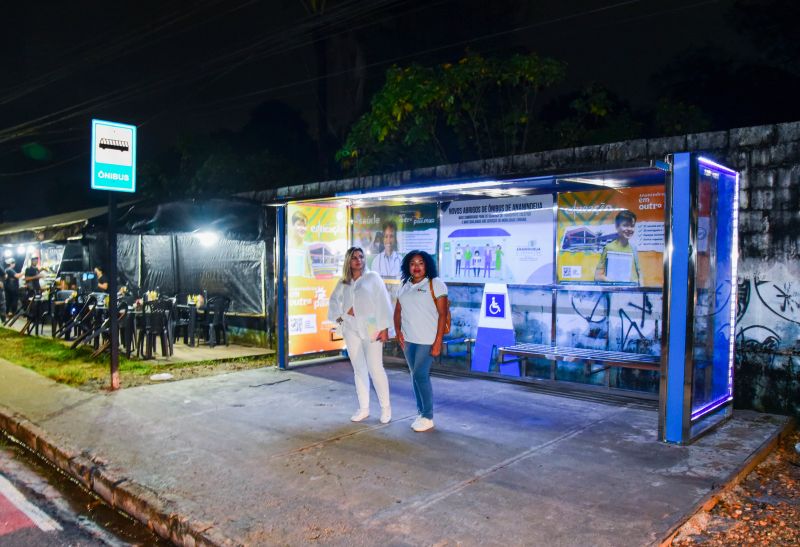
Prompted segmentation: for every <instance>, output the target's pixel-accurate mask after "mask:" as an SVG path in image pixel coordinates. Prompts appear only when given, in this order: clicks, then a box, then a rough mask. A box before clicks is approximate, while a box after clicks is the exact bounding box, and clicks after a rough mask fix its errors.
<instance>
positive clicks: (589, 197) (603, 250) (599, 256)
mask: <svg viewBox="0 0 800 547" xmlns="http://www.w3.org/2000/svg"><path fill="white" fill-rule="evenodd" d="M664 203H665V194H664V187H663V186H641V187H638V188H617V189H608V190H597V191H592V192H565V193H563V194H559V196H558V234H557V235H558V264H557V266H558V267H557V270H556V271H557V275H558V281H559V282H560V283H570V282H575V283H586V282H591V283H608V284H613V285H623V286H642V287H661V286H662V285H663V280H664V262H663V252H664Z"/></svg>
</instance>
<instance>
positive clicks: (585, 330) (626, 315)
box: [556, 289, 662, 393]
mask: <svg viewBox="0 0 800 547" xmlns="http://www.w3.org/2000/svg"><path fill="white" fill-rule="evenodd" d="M661 312H662V296H661V292H660V291H642V290H635V289H624V290H621V289H617V290H592V291H588V290H583V291H580V290H560V291H558V303H557V314H556V345H558V346H563V347H570V348H584V349H593V350H600V351H622V352H626V353H641V354H644V355H652V356H660V355H661V341H660V336H661V324H662V319H661ZM606 375H608V376H606ZM556 379H558V380H569V381H574V382H581V383H589V384H598V385H603V384H607V385H609V386H610V387H617V388H621V389H632V390H640V391H647V392H652V393H655V392H656V391H657V390H658V373H657V372H654V371H644V370H635V369H625V368H618V367H612V368H606V367H604V366H602V365H601V364H593V365H585V364H583V363H564V362H560V363H559V365H558V369H557V371H556Z"/></svg>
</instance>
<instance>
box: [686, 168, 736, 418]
mask: <svg viewBox="0 0 800 547" xmlns="http://www.w3.org/2000/svg"><path fill="white" fill-rule="evenodd" d="M737 191H738V190H737V176H736V173H734V172H733V171H731V170H729V169H727V168H724V167H722V166H718V165H716V164H714V163H712V162H708V161H706V160H703V159H702V158H701V159H699V160H698V169H697V200H698V203H697V215H698V216H697V226H696V233H697V236H696V241H695V242H694V245H695V251H696V257H697V258H696V265H695V295H694V297H695V298H694V299H695V311H694V313H695V316H694V331H693V345H692V351H693V357H694V365H693V371H692V419H696V418H698V417H700V416H702V415H703V414H705V413H707V412H711V411H713V410H714V409H715V408H717V407H719V406H720V405H721V404H724V403H726V402H728V401H730V400H731V399H732V397H733V374H732V371H733V363H732V358H731V357H732V355H733V347H732V344H733V337H732V326H733V319H732V313H734V312H735V293H734V291H733V289H734V285H733V280H735V279H736V270H735V268H736V246H737V240H736V230H737V227H736V226H737V218H736V217H737Z"/></svg>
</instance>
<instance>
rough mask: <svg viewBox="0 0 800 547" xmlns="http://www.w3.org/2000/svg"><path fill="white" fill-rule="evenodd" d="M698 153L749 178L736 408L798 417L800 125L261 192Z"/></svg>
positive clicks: (307, 192)
mask: <svg viewBox="0 0 800 547" xmlns="http://www.w3.org/2000/svg"><path fill="white" fill-rule="evenodd" d="M681 151H697V152H702V153H703V154H705V155H707V156H708V157H710V158H712V159H714V160H716V161H718V162H719V163H722V164H725V165H728V166H731V167H733V168H735V169H737V170H739V171H741V173H742V178H741V189H740V195H739V202H740V216H739V244H740V257H739V317H738V324H737V325H738V326H737V362H736V364H737V367H736V405H737V407H741V408H755V409H758V410H764V411H772V412H780V413H786V414H794V415H796V416H800V122H793V123H784V124H778V125H765V126H758V127H746V128H739V129H731V130H729V131H715V132H710V133H700V134H692V135H684V136H677V137H668V138H660V139H640V140H633V141H626V142H618V143H610V144H604V145H599V146H585V147H576V148H567V149H562V150H552V151H547V152H537V153H534V154H526V155H523V156H514V157H505V158H496V159H492V160H486V161H475V162H468V163H462V164H455V165H442V166H437V167H430V168H423V169H416V170H413V171H401V172H396V173H389V174H386V175H380V176H369V177H361V178H352V179H342V180H334V181H325V182H316V183H312V184H305V185H300V186H291V187H284V188H279V189H277V190H270V191H264V192H259V193H257V194H256V195H254V196H252V197H258V198H260V199H262V200H264V201H266V202H269V201H272V200H285V199H307V198H312V197H317V196H331V195H334V194H335V193H337V192H346V191H352V190H355V189H359V188H362V189H377V188H387V187H393V186H399V185H403V184H409V183H418V184H421V183H425V182H433V181H443V180H453V179H461V178H472V177H499V176H514V175H536V174H546V173H548V172H551V171H563V170H570V171H580V170H592V169H594V170H596V169H598V168H616V167H623V166H625V165H630V164H632V163H636V162H640V161H646V160H651V159H663V158H664V156H665V155H666V154H668V153H672V152H681Z"/></svg>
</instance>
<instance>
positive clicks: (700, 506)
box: [653, 417, 796, 547]
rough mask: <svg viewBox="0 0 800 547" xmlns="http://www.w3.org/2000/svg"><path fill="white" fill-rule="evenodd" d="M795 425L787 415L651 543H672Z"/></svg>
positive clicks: (734, 485)
mask: <svg viewBox="0 0 800 547" xmlns="http://www.w3.org/2000/svg"><path fill="white" fill-rule="evenodd" d="M795 427H796V423H795V419H794V418H792V417H789V419H788V420H786V423H785V424H784V425H783V427H782V428H781V429H780V430H779V431H777V432H776V433H775V434H773V435H772V437H770V438H769V439H767V440H766V441H764V442H763V443H762V444H761V446H759V447H758V449H757V450H756V451H755V452H753V453H752V454H751V455H750V457H749V458H747V459H746V460H745V462H744V464H743V465H742V467H741V468H739V469H738V470H736V471H733V472H732V473H731V474H730V475H729V476H728V478H727V479H726V480H725V481H723V482H722V483H720V484H719V486H717V487H716V488H715V489H714V490H712V491H711V492H709V493H708V494H706V495H705V496H703V498H702V499H701V500H700V501H698V502H697V503H696V504H695V505H694V507H692V509H690V510H689V511H688V512H687V513H686V514H684V515H683V516H682V517H681V518H680V520H679V521H678V522H677V523H676V524H674V525H673V526H672V527H670V529H669V531H668V532H667V533H666V534H665V535H664V536H663V538H662V539H661V540H660V541H656V542H655V543H654V544H653V545H658V547H669V546H670V545H672V541H673V540H674V539H675V536H677V535H678V532H680V531H681V528H683V526H684V525H685V524H686V523H687V522H689V521H690V520H691V519H692V518H694V516H695V515H697V514H699V513H701V512H708V511H711V509H713V508H714V506H715V505H717V503H719V500H720V499H721V498H722V495H723V494H725V493H726V492H729V491H730V490H732V489H733V488H735V487H736V485H737V484H739V483H740V482H742V480H743V479H744V478H745V477H746V476H747V475H749V474H750V472H751V471H752V470H753V469H755V468H756V467H757V466H758V465H759V464H760V463H761V462H763V461H764V460H766V459H767V456H769V455H770V454H771V453H772V451H773V450H775V448H776V447H777V446H778V444H779V443H780V442H781V440H783V439H785V438H786V437H787V436H788V435H790V434H791V433H792V431H794V429H795Z"/></svg>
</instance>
